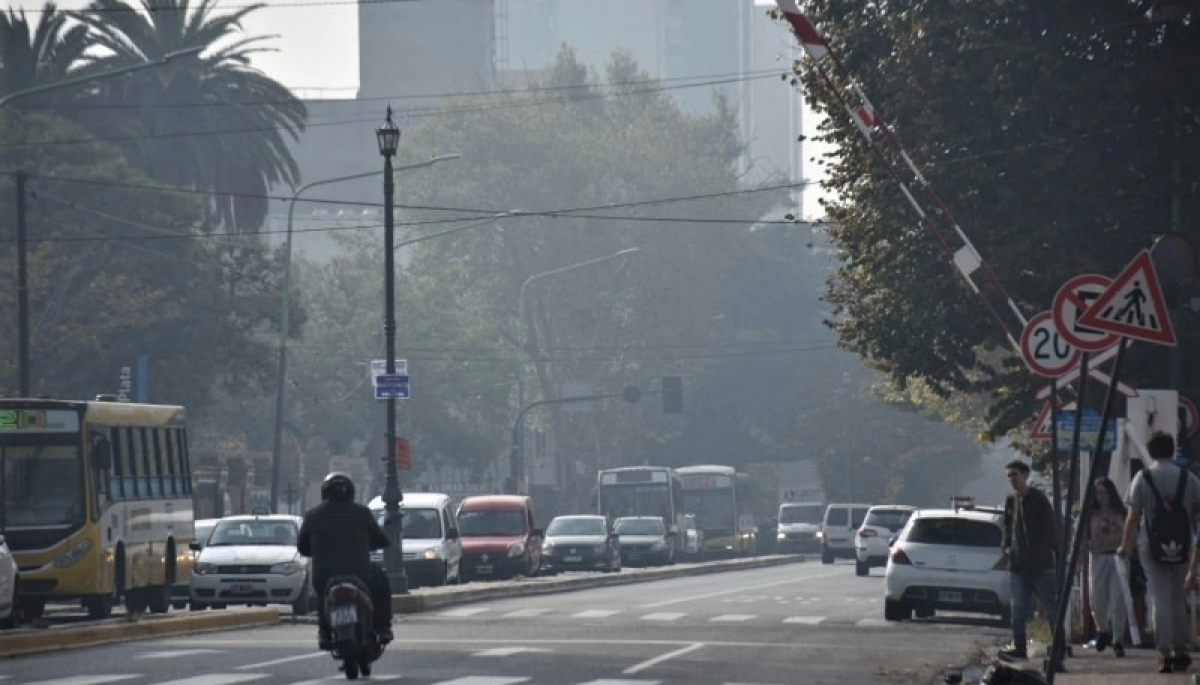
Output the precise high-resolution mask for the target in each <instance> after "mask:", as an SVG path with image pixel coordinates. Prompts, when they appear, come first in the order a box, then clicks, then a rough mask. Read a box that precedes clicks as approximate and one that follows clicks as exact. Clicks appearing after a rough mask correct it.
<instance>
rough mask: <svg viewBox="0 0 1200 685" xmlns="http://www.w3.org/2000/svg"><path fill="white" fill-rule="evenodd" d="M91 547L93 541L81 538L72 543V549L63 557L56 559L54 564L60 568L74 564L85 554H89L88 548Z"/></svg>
mask: <svg viewBox="0 0 1200 685" xmlns="http://www.w3.org/2000/svg"><path fill="white" fill-rule="evenodd" d="M91 548H92V541H91V540H88V539H87V538H84V539H83V540H80V541H79V542H76V543H75V544H74V545H72V546H71V549H68V550H67V551H66V552H65V553H63V555H62V556H61V557H59V558H57V559H55V560H54V565H55V566H57V567H59V568H66V567H68V566H74V565H75V564H77V563H79V560H80V559H82V558H83V555H85V554H87V553H88V550H89V549H91Z"/></svg>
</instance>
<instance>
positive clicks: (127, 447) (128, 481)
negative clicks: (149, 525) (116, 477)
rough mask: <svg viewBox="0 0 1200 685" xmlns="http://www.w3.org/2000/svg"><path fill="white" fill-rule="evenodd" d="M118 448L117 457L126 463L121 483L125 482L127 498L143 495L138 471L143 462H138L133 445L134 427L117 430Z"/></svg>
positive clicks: (124, 490)
mask: <svg viewBox="0 0 1200 685" xmlns="http://www.w3.org/2000/svg"><path fill="white" fill-rule="evenodd" d="M116 438H117V444H116V445H115V447H116V448H117V450H116V454H115V455H113V456H114V458H115V459H117V460H119V461H120V462H121V463H123V464H124V465H125V467H124V470H123V472H122V473H123V475H122V476H121V483H122V484H123V488H124V489H123V492H124V494H125V497H126V498H127V499H137V498H138V496H140V495H141V491H140V489H139V488H138V485H139V482H138V473H139V472H140V471H141V470H142V469H141V464H139V463H138V459H137V452H136V451H135V450H134V447H133V429H132V428H118V429H117V431H116Z"/></svg>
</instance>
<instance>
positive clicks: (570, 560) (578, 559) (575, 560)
mask: <svg viewBox="0 0 1200 685" xmlns="http://www.w3.org/2000/svg"><path fill="white" fill-rule="evenodd" d="M563 561H565V562H566V563H568V564H578V563H580V562H582V561H583V557H563Z"/></svg>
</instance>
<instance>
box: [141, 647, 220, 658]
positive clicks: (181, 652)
mask: <svg viewBox="0 0 1200 685" xmlns="http://www.w3.org/2000/svg"><path fill="white" fill-rule="evenodd" d="M217 652H218V650H215V649H175V650H170V651H163V652H146V653H145V654H139V655H137V657H136V658H138V659H174V658H176V657H181V656H192V655H194V654H216V653H217Z"/></svg>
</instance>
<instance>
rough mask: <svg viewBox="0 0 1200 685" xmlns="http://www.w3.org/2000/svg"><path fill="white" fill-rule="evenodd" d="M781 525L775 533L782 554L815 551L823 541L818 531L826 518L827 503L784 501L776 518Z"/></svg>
mask: <svg viewBox="0 0 1200 685" xmlns="http://www.w3.org/2000/svg"><path fill="white" fill-rule="evenodd" d="M775 520H776V521H778V522H779V524H778V525H779V527H778V529H777V532H776V534H775V539H776V549H777V550H778V551H779V553H780V554H787V553H789V552H815V551H817V550H818V549H819V548H820V546H821V543H820V541H819V540H818V539H817V533H819V532H821V522H822V521H824V520H825V504H824V503H821V502H784V503H783V504H781V505H779V515H778V516H777V517H776V518H775Z"/></svg>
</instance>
